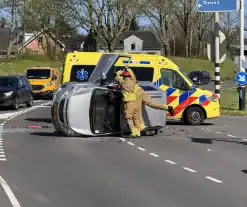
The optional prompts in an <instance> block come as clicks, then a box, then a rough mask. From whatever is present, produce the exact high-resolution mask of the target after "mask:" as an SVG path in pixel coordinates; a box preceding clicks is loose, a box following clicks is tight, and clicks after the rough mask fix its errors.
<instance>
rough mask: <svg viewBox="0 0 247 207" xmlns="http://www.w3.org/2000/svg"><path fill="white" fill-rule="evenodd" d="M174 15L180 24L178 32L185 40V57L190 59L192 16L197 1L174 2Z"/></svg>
mask: <svg viewBox="0 0 247 207" xmlns="http://www.w3.org/2000/svg"><path fill="white" fill-rule="evenodd" d="M173 4H174V6H173V13H174V15H175V17H176V19H177V21H178V23H179V26H180V27H179V28H178V31H179V32H180V33H181V34H182V36H183V38H184V45H185V48H184V49H185V56H186V57H189V42H190V41H189V39H190V29H192V28H191V21H190V19H191V16H192V13H193V10H194V7H195V4H196V1H195V0H174V3H173Z"/></svg>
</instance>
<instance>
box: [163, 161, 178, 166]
mask: <svg viewBox="0 0 247 207" xmlns="http://www.w3.org/2000/svg"><path fill="white" fill-rule="evenodd" d="M165 162H167V163H169V164H172V165H175V164H177V163H176V162H173V161H171V160H165Z"/></svg>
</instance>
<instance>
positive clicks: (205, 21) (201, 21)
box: [195, 12, 214, 56]
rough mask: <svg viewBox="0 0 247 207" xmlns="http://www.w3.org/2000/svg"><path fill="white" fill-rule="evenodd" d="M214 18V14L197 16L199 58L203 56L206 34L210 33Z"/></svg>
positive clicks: (198, 14)
mask: <svg viewBox="0 0 247 207" xmlns="http://www.w3.org/2000/svg"><path fill="white" fill-rule="evenodd" d="M213 18H214V14H211V13H199V12H197V13H196V14H195V33H196V35H197V39H198V46H197V53H198V56H200V55H201V52H202V48H203V44H202V43H203V40H204V38H205V34H206V33H207V32H208V30H209V28H210V24H211V23H212V20H213Z"/></svg>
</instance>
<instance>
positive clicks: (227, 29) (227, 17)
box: [221, 12, 240, 49]
mask: <svg viewBox="0 0 247 207" xmlns="http://www.w3.org/2000/svg"><path fill="white" fill-rule="evenodd" d="M221 20H222V23H221V28H222V31H223V32H224V33H225V36H226V47H227V49H229V48H230V45H231V44H233V43H234V42H235V43H236V41H238V38H239V34H240V31H239V23H240V18H239V15H237V14H235V13H229V12H228V13H222V15H221Z"/></svg>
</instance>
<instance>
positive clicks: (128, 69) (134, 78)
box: [127, 68, 143, 93]
mask: <svg viewBox="0 0 247 207" xmlns="http://www.w3.org/2000/svg"><path fill="white" fill-rule="evenodd" d="M127 71H128V72H129V73H130V75H131V79H132V80H133V81H134V82H135V93H137V92H138V91H140V90H143V89H142V88H141V87H140V86H139V84H138V83H137V80H136V76H135V73H134V72H133V70H131V69H130V68H127Z"/></svg>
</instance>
